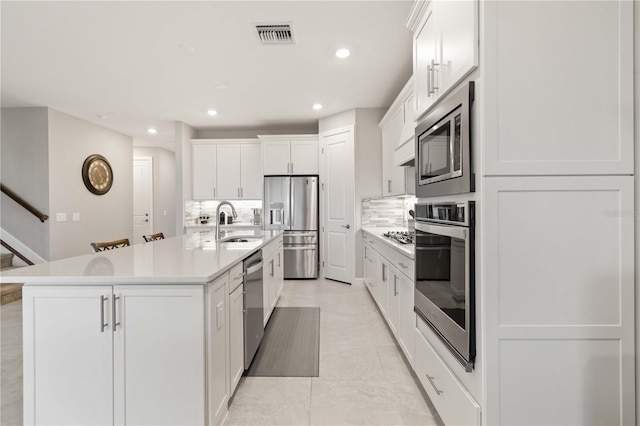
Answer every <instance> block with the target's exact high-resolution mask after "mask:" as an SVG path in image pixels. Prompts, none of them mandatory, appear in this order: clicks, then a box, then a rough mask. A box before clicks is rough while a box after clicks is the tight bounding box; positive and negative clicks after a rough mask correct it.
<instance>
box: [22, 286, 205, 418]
mask: <svg viewBox="0 0 640 426" xmlns="http://www.w3.org/2000/svg"><path fill="white" fill-rule="evenodd" d="M23 309H24V314H25V317H24V325H23V327H24V362H25V369H24V370H25V382H24V422H25V424H69V425H71V424H114V423H116V424H159V423H173V424H194V425H196V424H204V410H205V408H204V407H205V396H204V385H205V381H204V371H205V368H204V328H203V323H202V318H203V315H204V307H203V303H202V287H201V286H82V285H79V286H25V287H24V289H23ZM168 313H170V314H168ZM176 342H179V343H180V344H176ZM159 401H163V402H165V403H162V404H158V402H159Z"/></svg>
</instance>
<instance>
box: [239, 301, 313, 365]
mask: <svg viewBox="0 0 640 426" xmlns="http://www.w3.org/2000/svg"><path fill="white" fill-rule="evenodd" d="M319 352H320V308H275V309H274V310H273V313H272V314H271V319H270V320H269V323H268V324H267V328H266V329H265V331H264V337H263V339H262V343H261V344H260V347H259V348H258V352H257V353H256V356H255V358H254V359H253V362H252V363H251V367H250V368H249V371H248V372H247V373H246V375H247V376H262V377H318V372H319V360H320V354H319Z"/></svg>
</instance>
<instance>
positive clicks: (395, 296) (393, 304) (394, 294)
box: [382, 261, 400, 340]
mask: <svg viewBox="0 0 640 426" xmlns="http://www.w3.org/2000/svg"><path fill="white" fill-rule="evenodd" d="M382 265H383V269H384V270H386V271H387V272H386V275H387V280H386V281H387V309H386V311H387V323H388V324H389V327H390V328H391V331H392V332H393V335H394V336H395V338H396V340H398V324H399V321H400V293H399V292H398V275H399V273H398V271H397V270H396V268H394V267H393V266H391V263H388V262H386V261H382Z"/></svg>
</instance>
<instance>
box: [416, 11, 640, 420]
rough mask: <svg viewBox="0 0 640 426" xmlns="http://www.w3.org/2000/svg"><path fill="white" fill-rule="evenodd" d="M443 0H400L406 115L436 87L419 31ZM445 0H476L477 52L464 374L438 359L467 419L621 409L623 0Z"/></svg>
mask: <svg viewBox="0 0 640 426" xmlns="http://www.w3.org/2000/svg"><path fill="white" fill-rule="evenodd" d="M443 3H451V2H444V1H438V0H432V1H431V2H416V3H415V4H414V9H413V10H412V14H411V17H410V19H409V22H408V25H409V26H410V27H411V29H412V30H413V31H414V55H415V57H414V66H415V68H414V76H415V78H416V85H415V87H416V99H417V117H418V122H419V121H420V119H421V118H422V117H423V116H424V114H425V113H426V112H428V111H429V110H430V109H431V107H432V105H434V104H435V103H437V99H440V98H446V96H447V95H446V94H441V93H435V95H437V96H436V98H437V99H436V100H435V101H434V102H435V103H431V104H429V100H430V99H432V97H433V96H434V93H433V87H434V86H433V84H434V82H433V80H432V78H434V77H435V78H436V79H437V78H439V77H438V70H439V69H440V68H441V67H440V66H438V65H435V70H436V73H435V75H434V74H433V69H434V68H433V66H432V65H431V61H430V60H426V59H425V58H424V55H428V54H430V50H429V49H432V48H431V47H429V48H428V49H427V47H421V46H422V44H421V42H423V41H424V40H421V39H419V38H420V34H422V33H423V32H424V33H425V34H429V32H428V31H427V32H425V25H428V22H427V21H428V19H432V18H433V16H432V17H431V18H427V16H429V15H428V14H429V13H434V10H435V11H436V12H437V11H438V10H439V8H441V6H442V5H443ZM454 3H461V4H458V5H457V7H463V6H464V3H467V4H475V6H476V7H477V8H478V9H477V10H478V20H477V23H478V25H479V26H478V28H479V32H478V35H479V37H478V40H479V43H478V47H479V50H478V52H479V56H478V58H479V61H478V68H476V69H475V70H473V71H471V73H470V74H469V75H468V76H467V77H465V78H464V79H465V80H466V79H468V80H473V81H475V82H476V88H477V90H476V99H475V106H474V111H473V115H472V121H473V123H474V124H473V127H472V131H473V132H474V133H473V137H472V144H473V148H472V150H473V153H474V155H475V160H474V167H475V172H476V179H477V192H476V194H473V195H470V196H472V197H474V198H475V199H476V201H477V207H478V209H477V218H476V219H477V221H476V224H477V228H476V237H477V240H476V260H477V262H476V263H477V265H476V307H477V324H478V326H477V330H476V331H477V335H478V337H479V346H478V364H477V366H476V368H477V369H479V370H481V371H482V372H483V374H482V378H481V379H474V380H480V386H479V387H478V388H477V389H474V387H473V383H474V380H469V378H470V377H473V374H474V373H471V374H470V375H469V374H468V373H464V372H463V371H461V370H460V369H459V368H458V366H456V365H455V363H447V362H445V364H446V366H447V368H448V369H449V372H450V373H453V375H454V376H455V377H456V378H457V379H458V380H459V381H460V382H462V383H463V385H464V387H465V390H468V391H469V392H470V394H471V395H472V396H473V397H474V398H475V399H476V401H478V402H479V403H480V405H481V410H482V415H481V420H480V421H481V422H482V424H491V425H493V424H503V425H522V424H636V417H635V404H636V397H635V366H634V362H635V361H634V360H635V341H634V338H635V335H634V333H635V331H634V321H635V320H634V309H635V307H634V285H635V283H634V259H635V258H636V256H635V254H634V241H633V236H634V220H635V217H634V214H635V210H634V173H635V170H634V164H633V154H634V152H633V149H634V146H633V138H634V129H633V43H634V39H633V7H634V3H633V2H629V1H566V2H564V1H560V2H534V1H531V2H516V1H489V2H474V1H462V2H454ZM635 6H636V7H637V5H635ZM434 16H437V17H438V18H439V19H442V16H443V15H434ZM463 16H465V15H463ZM439 22H440V25H442V21H439ZM434 28H436V29H435V30H434V31H433V32H435V37H438V36H441V37H445V34H444V33H442V34H441V35H440V33H439V32H438V30H437V28H438V26H435V27H434ZM451 28H453V27H451ZM429 31H430V30H429ZM425 46H426V45H425ZM429 46H430V44H429ZM436 46H438V44H436ZM421 49H422V50H421ZM437 63H438V61H437V60H435V61H434V64H437ZM445 64H446V62H445ZM420 79H422V81H420ZM435 84H436V87H438V88H440V86H441V85H442V82H441V81H438V80H436V83H435ZM439 90H440V89H439ZM430 92H431V93H430ZM421 102H422V103H421ZM419 325H420V324H419ZM417 332H421V334H422V336H423V337H424V336H426V337H427V339H423V340H424V341H425V342H426V343H425V344H427V345H429V347H430V348H431V350H434V349H435V351H433V353H435V354H436V355H437V357H438V359H439V361H442V360H445V361H446V360H447V354H446V353H444V352H443V351H439V350H438V348H439V347H438V342H437V340H436V339H432V337H434V336H429V335H428V334H429V333H428V330H426V331H425V330H424V329H422V328H421V327H418V331H417ZM418 352H419V349H418V343H416V357H417V356H418V355H417V354H418ZM427 352H428V351H426V352H424V353H427ZM429 353H431V352H429ZM416 362H417V360H416ZM421 379H422V378H421ZM427 383H428V382H427ZM425 386H428V385H425ZM436 386H438V383H437V380H436ZM440 397H446V395H445V394H443V395H440ZM434 404H435V405H436V408H438V404H439V403H438V402H437V401H434ZM442 404H444V405H442ZM446 404H447V402H446V401H445V402H443V403H441V406H443V407H446V406H447V405H446ZM439 412H440V414H441V416H442V417H443V421H444V422H445V424H448V423H453V422H455V421H454V420H453V419H447V413H448V412H449V411H448V410H447V409H443V410H439ZM443 414H444V415H443Z"/></svg>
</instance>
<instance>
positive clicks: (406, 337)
mask: <svg viewBox="0 0 640 426" xmlns="http://www.w3.org/2000/svg"><path fill="white" fill-rule="evenodd" d="M398 293H400V294H399V298H400V300H399V313H398V341H399V343H400V346H401V347H402V350H403V351H404V354H405V355H406V357H407V360H409V364H411V365H413V351H414V346H413V339H414V333H413V329H414V328H415V326H416V314H415V312H414V311H413V306H414V304H413V298H414V283H413V281H412V280H410V279H409V278H407V277H406V276H405V275H404V274H399V276H398Z"/></svg>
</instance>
